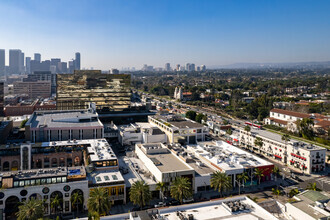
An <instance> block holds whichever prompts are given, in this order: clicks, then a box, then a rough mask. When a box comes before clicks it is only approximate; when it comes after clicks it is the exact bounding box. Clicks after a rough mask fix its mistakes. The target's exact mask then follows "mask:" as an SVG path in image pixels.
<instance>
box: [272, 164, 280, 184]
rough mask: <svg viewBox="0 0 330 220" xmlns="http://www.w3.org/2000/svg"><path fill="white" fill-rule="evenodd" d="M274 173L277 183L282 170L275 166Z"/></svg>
mask: <svg viewBox="0 0 330 220" xmlns="http://www.w3.org/2000/svg"><path fill="white" fill-rule="evenodd" d="M272 173H273V174H274V177H275V181H277V177H278V176H279V175H280V173H281V170H280V168H279V167H278V166H274V168H273V169H272Z"/></svg>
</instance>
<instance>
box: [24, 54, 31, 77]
mask: <svg viewBox="0 0 330 220" xmlns="http://www.w3.org/2000/svg"><path fill="white" fill-rule="evenodd" d="M25 72H26V73H27V74H30V73H31V57H25Z"/></svg>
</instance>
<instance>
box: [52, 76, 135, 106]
mask: <svg viewBox="0 0 330 220" xmlns="http://www.w3.org/2000/svg"><path fill="white" fill-rule="evenodd" d="M130 84H131V75H129V74H103V73H101V70H75V72H74V73H73V74H58V75H57V109H58V110H72V109H86V108H88V106H89V104H90V103H95V104H96V109H97V111H98V112H108V111H122V110H124V109H127V108H129V106H130V104H131V89H130Z"/></svg>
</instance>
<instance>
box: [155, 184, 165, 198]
mask: <svg viewBox="0 0 330 220" xmlns="http://www.w3.org/2000/svg"><path fill="white" fill-rule="evenodd" d="M166 189H167V185H166V183H164V182H158V183H157V184H156V190H159V192H160V194H161V195H162V201H163V202H164V192H165V190H166Z"/></svg>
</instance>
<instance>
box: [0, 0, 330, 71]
mask: <svg viewBox="0 0 330 220" xmlns="http://www.w3.org/2000/svg"><path fill="white" fill-rule="evenodd" d="M0 30H1V31H0V48H1V49H6V53H7V57H8V50H9V49H21V50H22V51H23V52H24V53H25V55H26V56H33V53H36V52H38V53H41V55H42V59H43V60H44V59H50V58H57V57H59V58H62V60H63V61H68V60H70V59H72V58H74V53H75V52H80V53H81V65H82V67H84V68H91V67H93V68H94V69H102V70H107V69H110V68H119V69H121V68H122V67H135V68H137V69H140V68H141V67H142V66H143V64H148V65H153V66H155V67H164V65H165V63H167V62H169V63H171V65H172V66H175V65H176V64H181V65H182V64H185V63H195V64H196V65H202V64H205V65H206V66H218V65H227V64H233V63H263V62H303V61H329V60H330V1H328V0H310V1H307V0H306V1H305V0H290V1H287V0H258V1H254V0H199V1H197V0H66V1H62V0H46V1H45V0H21V1H18V0H11V1H7V0H0ZM6 62H7V64H8V59H7V60H6Z"/></svg>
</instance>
